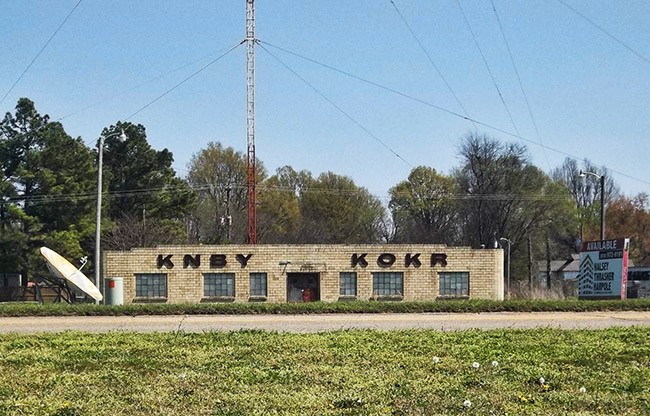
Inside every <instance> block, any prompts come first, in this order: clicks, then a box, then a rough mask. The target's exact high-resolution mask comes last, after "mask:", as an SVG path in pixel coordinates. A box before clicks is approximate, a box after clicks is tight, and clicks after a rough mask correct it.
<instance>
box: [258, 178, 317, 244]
mask: <svg viewBox="0 0 650 416" xmlns="http://www.w3.org/2000/svg"><path fill="white" fill-rule="evenodd" d="M312 180H313V179H312V177H311V173H309V172H308V171H304V170H303V171H300V172H296V171H295V170H294V169H293V168H292V167H291V166H284V167H282V168H279V169H278V170H277V171H276V174H275V175H273V176H271V177H270V178H268V179H267V180H266V181H265V182H264V183H263V184H262V186H260V187H258V190H259V196H258V202H259V208H258V213H257V218H258V234H259V239H260V242H263V243H267V244H290V243H295V242H296V241H297V239H298V235H299V232H300V226H301V224H302V213H301V212H300V198H301V197H302V191H303V190H304V189H305V188H306V187H307V186H308V184H309V183H310V182H311V181H312Z"/></svg>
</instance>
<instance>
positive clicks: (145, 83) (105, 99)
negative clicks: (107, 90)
mask: <svg viewBox="0 0 650 416" xmlns="http://www.w3.org/2000/svg"><path fill="white" fill-rule="evenodd" d="M225 50H226V48H223V49H221V50H219V51H217V52H215V53H211V54H210V55H206V56H203V57H201V58H198V59H195V60H193V61H191V62H187V63H185V64H183V65H181V66H178V67H176V68H173V69H171V70H169V71H167V72H165V73H163V74H160V75H157V76H155V77H153V78H149V79H147V80H145V81H143V82H141V83H139V84H137V85H134V86H132V87H129V88H127V89H125V90H122V91H120V92H118V93H116V94H114V95H112V96H110V97H106V98H104V99H101V100H98V101H95V102H94V103H92V104H89V105H87V106H85V107H83V108H81V109H79V110H75V111H73V112H71V113H68V114H66V115H64V116H61V117H59V118H57V119H56V120H55V121H62V120H64V119H66V118H68V117H72V116H74V115H77V114H79V113H81V112H83V111H86V110H88V109H90V108H93V107H96V106H98V105H101V104H104V103H106V102H109V101H112V100H114V99H115V98H117V97H120V96H122V95H124V94H126V93H128V92H131V91H134V90H136V89H138V88H140V87H142V86H144V85H147V84H149V83H151V82H153V81H157V80H159V79H161V78H164V77H166V76H167V75H170V74H173V73H174V72H177V71H180V70H181V69H183V68H186V67H188V66H190V65H193V64H195V63H197V62H201V61H203V60H205V59H207V58H208V57H211V56H214V55H216V54H219V53H221V52H223V51H225Z"/></svg>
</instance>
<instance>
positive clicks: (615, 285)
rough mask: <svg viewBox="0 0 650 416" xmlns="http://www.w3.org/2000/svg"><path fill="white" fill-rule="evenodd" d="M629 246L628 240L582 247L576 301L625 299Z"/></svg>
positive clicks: (588, 244) (602, 241)
mask: <svg viewBox="0 0 650 416" xmlns="http://www.w3.org/2000/svg"><path fill="white" fill-rule="evenodd" d="M629 246H630V239H629V238H619V239H616V240H601V241H587V242H584V243H582V247H581V249H580V275H579V277H578V298H579V299H625V292H626V290H625V287H626V284H627V256H628V249H629Z"/></svg>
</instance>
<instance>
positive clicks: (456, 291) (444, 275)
mask: <svg viewBox="0 0 650 416" xmlns="http://www.w3.org/2000/svg"><path fill="white" fill-rule="evenodd" d="M438 277H439V278H440V284H439V292H440V296H455V297H466V296H469V273H468V272H441V273H438Z"/></svg>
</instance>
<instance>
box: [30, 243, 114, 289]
mask: <svg viewBox="0 0 650 416" xmlns="http://www.w3.org/2000/svg"><path fill="white" fill-rule="evenodd" d="M41 254H42V255H43V257H45V261H46V262H47V268H48V269H50V271H51V272H52V273H53V274H54V275H55V276H56V277H58V278H59V279H63V280H65V281H67V282H68V283H69V284H70V285H71V286H72V287H73V288H75V289H77V290H78V291H80V292H81V293H82V294H84V295H88V296H90V297H91V298H93V299H95V300H96V301H98V302H99V301H101V300H102V299H103V298H104V297H103V296H102V294H101V292H100V291H99V289H97V286H95V285H94V284H93V282H91V281H90V279H88V278H87V277H86V275H85V274H83V273H82V272H81V271H79V269H77V268H76V267H74V266H73V265H72V263H70V262H69V261H68V260H66V259H64V258H63V257H61V255H59V254H58V253H57V252H56V251H54V250H50V249H49V248H47V247H41Z"/></svg>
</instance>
